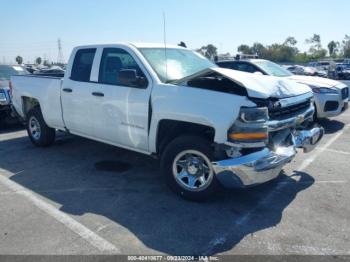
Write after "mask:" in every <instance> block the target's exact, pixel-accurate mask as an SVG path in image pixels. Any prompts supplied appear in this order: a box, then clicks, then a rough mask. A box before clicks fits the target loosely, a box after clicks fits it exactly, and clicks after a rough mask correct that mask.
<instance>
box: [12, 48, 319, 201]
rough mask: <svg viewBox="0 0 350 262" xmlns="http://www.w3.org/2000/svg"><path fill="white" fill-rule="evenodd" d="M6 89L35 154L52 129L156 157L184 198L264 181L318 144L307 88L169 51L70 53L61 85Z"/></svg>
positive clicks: (22, 79)
mask: <svg viewBox="0 0 350 262" xmlns="http://www.w3.org/2000/svg"><path fill="white" fill-rule="evenodd" d="M12 83H13V105H14V107H15V109H16V111H17V112H18V114H19V115H20V116H21V117H23V119H24V120H25V122H26V127H27V131H28V135H29V138H30V139H31V141H32V142H33V143H34V144H35V145H37V146H48V145H50V144H52V143H53V142H54V139H55V131H56V130H62V131H66V132H69V133H72V134H76V135H79V136H83V137H87V138H90V139H93V140H97V141H101V142H104V143H108V144H111V145H115V146H118V147H123V148H126V149H130V150H134V151H137V152H141V153H144V154H148V155H151V154H152V155H155V156H159V158H160V166H161V172H162V173H163V175H164V178H165V180H166V182H167V183H168V184H169V186H170V187H171V188H172V189H173V190H174V191H175V192H176V193H178V194H179V195H181V196H182V197H185V198H187V199H195V200H201V199H204V198H207V197H208V196H210V195H212V194H213V193H214V192H215V191H217V189H218V188H219V186H220V184H221V185H223V186H226V187H248V186H252V185H258V184H261V183H264V182H266V181H269V180H272V179H274V178H276V177H277V176H278V175H279V173H280V171H281V169H282V168H283V166H284V165H285V164H287V163H288V162H290V161H291V160H292V159H293V157H294V156H295V154H296V152H297V150H296V149H297V148H303V149H304V152H308V151H310V150H312V149H313V147H314V146H315V145H316V144H317V143H318V142H319V141H320V139H321V138H322V135H323V129H322V128H321V127H318V126H315V125H313V123H312V117H313V113H314V107H313V103H312V99H313V95H312V92H311V89H310V88H309V87H308V86H306V85H302V84H299V83H296V82H293V81H290V80H287V79H286V80H284V79H281V78H276V77H273V76H262V75H254V74H248V73H244V72H238V71H234V70H230V69H224V68H219V67H217V66H216V65H214V64H213V63H212V62H210V61H209V60H207V59H206V58H204V57H202V56H201V55H200V54H198V53H196V52H193V51H191V50H188V49H186V48H182V47H178V46H167V47H166V48H165V47H164V45H158V44H111V45H91V46H80V47H76V48H75V49H74V50H73V52H72V55H71V57H70V59H69V62H68V65H67V69H66V72H65V75H64V77H63V78H54V77H43V76H14V77H12Z"/></svg>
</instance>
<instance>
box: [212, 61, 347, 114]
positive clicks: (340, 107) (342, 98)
mask: <svg viewBox="0 0 350 262" xmlns="http://www.w3.org/2000/svg"><path fill="white" fill-rule="evenodd" d="M217 64H218V65H219V66H221V67H224V68H230V69H234V70H239V71H244V72H249V73H255V74H257V73H258V74H262V75H269V76H275V77H279V78H281V79H289V80H292V81H295V82H298V83H301V84H305V85H307V86H309V87H310V88H311V90H312V92H313V94H314V104H315V108H316V113H315V115H314V118H315V119H316V118H325V117H333V116H337V115H339V114H340V113H342V112H343V111H344V110H345V109H347V108H348V99H349V88H348V87H347V85H345V84H343V83H341V82H338V81H334V80H331V79H327V78H321V77H312V76H303V75H294V74H292V73H291V72H289V71H288V70H286V69H285V68H283V67H282V66H280V65H278V64H275V63H273V62H271V61H268V60H263V59H247V60H228V61H227V60H226V61H219V62H217Z"/></svg>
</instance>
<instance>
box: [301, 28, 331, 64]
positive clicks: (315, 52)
mask: <svg viewBox="0 0 350 262" xmlns="http://www.w3.org/2000/svg"><path fill="white" fill-rule="evenodd" d="M305 42H306V43H307V44H309V45H310V49H309V53H310V55H311V58H312V59H321V58H324V57H325V56H326V55H327V50H326V49H323V48H322V44H321V36H320V35H317V34H314V35H313V36H312V37H310V38H308V39H306V41H305Z"/></svg>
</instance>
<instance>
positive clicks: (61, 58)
mask: <svg viewBox="0 0 350 262" xmlns="http://www.w3.org/2000/svg"><path fill="white" fill-rule="evenodd" d="M57 46H58V56H57V63H58V64H64V57H63V52H62V43H61V39H60V38H58V40H57Z"/></svg>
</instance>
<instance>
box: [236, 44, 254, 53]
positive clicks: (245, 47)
mask: <svg viewBox="0 0 350 262" xmlns="http://www.w3.org/2000/svg"><path fill="white" fill-rule="evenodd" d="M237 51H238V52H241V53H242V54H246V55H252V54H253V53H252V50H251V48H250V46H249V45H240V46H239V47H238V48H237Z"/></svg>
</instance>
